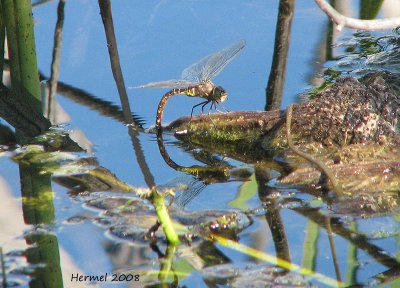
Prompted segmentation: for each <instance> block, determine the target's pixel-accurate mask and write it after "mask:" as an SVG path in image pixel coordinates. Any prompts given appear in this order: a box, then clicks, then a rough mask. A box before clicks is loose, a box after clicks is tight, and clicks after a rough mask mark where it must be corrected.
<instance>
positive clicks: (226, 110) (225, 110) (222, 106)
mask: <svg viewBox="0 0 400 288" xmlns="http://www.w3.org/2000/svg"><path fill="white" fill-rule="evenodd" d="M219 106H220V107H221V108H222V110H224V111H220V110H219V109H217V108H216V107H215V109H216V110H217V111H218V112H221V113H223V112H225V113H227V112H230V111H229V110H228V109H226V108H225V107H224V105H222V104H221V103H219Z"/></svg>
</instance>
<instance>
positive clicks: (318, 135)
mask: <svg viewBox="0 0 400 288" xmlns="http://www.w3.org/2000/svg"><path fill="white" fill-rule="evenodd" d="M399 79H400V78H399V77H397V76H395V75H392V74H387V73H371V74H369V75H366V76H364V77H362V78H360V79H356V78H350V77H349V78H339V79H338V80H337V81H336V83H335V84H333V85H331V86H329V87H327V88H325V89H324V90H323V91H321V92H319V93H318V94H317V95H316V97H315V98H314V99H313V100H311V101H310V102H308V103H303V104H298V105H296V106H294V107H293V116H292V125H291V135H292V137H293V140H294V142H295V145H297V147H299V148H300V149H301V150H302V151H305V152H307V153H309V154H311V155H312V156H313V157H315V158H316V159H318V160H320V161H322V162H323V163H324V164H325V165H326V166H328V168H329V169H331V170H332V172H333V175H334V176H335V177H338V179H339V181H340V182H341V184H342V186H343V188H344V190H345V192H346V193H347V194H348V193H351V194H353V193H357V194H358V195H359V193H368V194H369V195H371V193H374V192H375V193H379V192H385V193H389V194H390V195H391V193H394V192H396V191H397V192H398V191H400V135H399V130H400V127H399V118H400V85H399V84H398V82H399ZM396 81H397V82H396ZM285 124H286V112H285V111H268V112H231V113H224V114H212V115H200V116H196V117H193V118H192V119H191V120H190V118H188V117H185V118H180V119H178V120H176V121H174V122H173V123H171V124H170V125H169V126H168V127H167V129H169V130H172V131H175V132H176V133H175V135H176V137H177V138H179V139H181V140H183V141H189V142H190V143H192V144H194V145H196V146H198V147H203V148H204V149H206V150H208V151H212V152H216V153H221V154H224V155H226V156H229V157H231V158H234V159H237V160H240V161H242V162H245V163H258V162H260V161H261V162H265V161H268V159H271V157H273V156H276V155H280V156H283V158H284V159H285V161H287V162H288V163H289V164H290V167H291V168H290V169H289V170H290V173H288V174H286V173H283V174H282V175H281V177H280V179H279V180H280V183H286V184H292V185H304V186H307V187H311V186H312V187H319V186H320V185H321V182H320V181H321V173H320V171H318V170H317V169H315V168H314V167H313V166H312V165H311V164H310V163H308V162H307V161H305V160H304V159H302V158H301V157H299V156H298V155H295V154H294V153H293V151H291V150H290V149H289V147H288V146H287V137H286V133H285V132H286V131H285ZM279 159H282V158H279ZM391 201H392V200H391ZM396 201H397V200H396Z"/></svg>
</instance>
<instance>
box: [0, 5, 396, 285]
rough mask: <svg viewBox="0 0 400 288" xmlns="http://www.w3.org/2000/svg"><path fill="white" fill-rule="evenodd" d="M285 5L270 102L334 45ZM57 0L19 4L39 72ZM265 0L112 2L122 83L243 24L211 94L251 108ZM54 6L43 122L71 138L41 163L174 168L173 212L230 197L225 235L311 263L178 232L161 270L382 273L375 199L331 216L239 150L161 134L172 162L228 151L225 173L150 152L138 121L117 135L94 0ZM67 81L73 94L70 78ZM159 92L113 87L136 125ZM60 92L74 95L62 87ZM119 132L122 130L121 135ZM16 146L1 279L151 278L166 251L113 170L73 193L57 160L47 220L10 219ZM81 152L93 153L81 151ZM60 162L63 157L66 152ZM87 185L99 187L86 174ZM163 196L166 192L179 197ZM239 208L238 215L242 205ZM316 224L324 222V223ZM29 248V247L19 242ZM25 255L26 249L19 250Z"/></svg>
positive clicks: (16, 213) (385, 242)
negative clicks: (283, 66) (202, 174)
mask: <svg viewBox="0 0 400 288" xmlns="http://www.w3.org/2000/svg"><path fill="white" fill-rule="evenodd" d="M337 2H340V3H339V4H340V5H339V6H341V9H342V11H344V12H345V13H346V14H347V15H352V16H355V17H357V15H358V14H357V13H358V12H357V9H358V7H359V3H358V1H337ZM388 2H389V1H388ZM295 4H296V5H295V12H294V19H293V24H292V32H291V37H290V50H289V55H288V60H287V71H286V81H285V86H284V92H283V98H282V104H281V108H282V109H284V108H286V107H287V105H289V104H290V103H294V102H298V101H299V97H298V95H299V94H302V93H304V91H306V90H307V89H309V88H311V87H313V86H315V85H319V84H321V83H322V81H323V79H322V76H323V72H324V69H325V68H326V67H328V66H333V65H335V64H336V62H335V61H333V58H329V56H327V55H328V54H327V51H330V52H331V53H332V56H333V57H337V56H340V55H341V54H342V53H343V51H344V48H343V47H336V48H332V49H329V48H327V45H329V44H327V43H329V41H328V40H327V38H328V36H327V31H328V27H329V21H328V19H327V17H326V16H325V14H323V13H322V12H321V11H320V10H319V9H318V8H317V6H316V4H315V3H314V1H305V0H300V1H296V3H295ZM57 5H58V2H57V1H53V2H45V3H44V4H41V5H37V6H36V7H35V8H34V10H33V13H34V19H35V38H36V49H37V58H38V66H39V69H40V72H41V73H42V74H43V75H44V76H45V77H48V76H49V75H50V67H51V61H52V51H53V45H54V42H53V40H54V39H53V35H54V29H55V28H54V27H55V23H56V21H57ZM278 5H279V3H278V1H263V0H250V1H235V3H233V2H232V1H227V0H221V1H207V0H206V1H194V0H193V1H168V0H160V1H153V0H151V1H112V12H113V20H114V29H115V33H116V38H117V41H118V50H119V58H120V61H121V68H122V72H123V75H124V80H125V84H126V86H138V85H141V84H145V83H148V82H153V81H161V80H168V79H179V77H180V75H181V72H182V70H183V69H184V68H185V67H187V66H189V65H190V64H192V63H194V62H196V61H197V60H199V59H201V58H202V57H204V56H206V55H208V54H210V53H213V52H215V51H218V50H219V49H222V48H224V47H226V46H228V45H229V44H231V43H234V42H236V41H238V40H240V39H244V40H245V41H246V46H245V48H244V50H243V51H241V53H240V54H239V55H238V56H237V57H236V58H235V59H234V60H233V61H232V62H231V63H230V64H229V65H228V66H227V67H226V68H225V69H224V70H223V71H222V72H221V73H220V75H218V76H217V77H216V79H215V81H214V82H215V83H217V84H218V85H222V86H223V87H224V88H225V89H226V90H227V91H228V93H229V98H228V100H227V101H226V102H225V103H224V106H225V107H226V108H227V109H228V110H230V111H242V110H249V111H252V110H260V111H262V110H264V107H265V105H266V100H265V99H266V98H265V88H266V85H267V82H268V77H269V73H270V69H271V64H272V58H273V51H274V40H275V27H276V22H277V13H278ZM64 13H65V19H64V26H63V30H62V47H61V60H60V67H59V74H60V79H59V81H60V82H62V83H61V84H60V85H61V86H60V90H59V95H57V106H58V107H57V113H56V119H57V122H58V124H62V126H61V127H62V128H59V129H61V130H66V131H68V132H69V133H70V135H71V138H73V139H74V140H75V141H76V142H77V143H79V144H80V146H81V147H84V148H85V149H86V150H87V152H86V153H83V152H81V153H72V152H71V153H67V152H66V154H65V155H58V156H57V157H60V159H59V160H55V162H57V163H58V164H60V162H62V163H70V162H71V161H72V159H74V161H75V160H76V159H84V161H85V163H84V164H82V166H79V167H82V169H84V170H85V169H89V168H88V167H95V168H96V169H100V168H99V167H104V169H107V170H108V171H110V172H111V174H113V175H115V176H116V177H117V178H118V179H119V180H121V181H123V182H125V183H127V184H129V185H131V186H133V187H144V188H143V189H145V188H146V185H147V184H148V181H146V179H147V180H148V179H149V177H150V178H152V177H153V178H154V182H155V184H156V185H159V186H163V185H164V186H169V185H170V186H176V185H179V184H180V185H183V184H182V183H185V184H184V185H187V187H188V189H189V190H190V192H193V191H198V192H200V193H198V195H196V197H193V199H190V200H191V201H189V202H188V203H186V202H185V204H186V205H185V206H184V208H183V207H182V206H179V205H176V206H175V208H174V209H176V207H178V211H176V212H174V213H176V216H175V217H177V218H179V217H180V218H182V219H185V221H188V223H191V224H192V225H195V224H193V223H194V222H191V221H194V220H190V219H192V218H198V219H200V218H204V219H205V220H204V221H205V222H207V221H214V220H215V219H216V217H217V216H221V215H223V214H228V213H230V212H237V215H238V216H237V217H239V218H240V220H239V221H238V223H239V224H237V225H238V227H237V230H236V231H235V235H234V237H233V238H235V239H236V240H238V243H240V244H242V245H245V246H248V247H251V248H254V249H256V250H257V251H259V253H260V255H261V254H262V253H265V254H267V255H272V256H276V255H278V256H279V257H280V258H281V259H285V260H287V261H289V262H291V263H294V264H297V265H299V266H302V267H304V268H307V269H310V270H312V271H315V272H316V273H317V274H315V275H314V276H311V277H306V276H301V275H300V274H299V273H297V272H296V271H295V269H294V268H293V267H292V268H291V269H289V270H290V272H287V271H286V272H285V270H283V269H282V268H274V267H275V266H274V264H273V263H271V262H268V261H266V260H265V259H264V260H262V259H263V258H259V257H257V255H252V254H251V253H249V252H248V251H247V252H246V253H243V252H241V251H239V248H237V249H236V250H235V249H232V248H231V247H229V246H224V245H222V244H221V243H212V242H208V241H205V240H204V239H201V237H199V238H196V239H195V240H193V243H192V246H190V245H186V244H181V245H180V246H178V248H177V251H176V252H175V254H172V257H173V260H172V264H171V265H172V266H173V270H174V271H176V272H177V273H176V275H175V276H176V277H175V278H172V280H171V279H170V280H169V282H168V283H170V284H168V285H170V286H171V287H178V286H179V287H228V286H235V287H264V285H266V284H265V283H268V282H266V281H273V280H271V279H275V280H274V281H277V282H275V284H276V285H278V284H279V283H280V285H281V287H286V285H295V284H296V285H298V287H302V286H304V285H316V286H332V285H333V286H335V285H336V284H335V281H342V282H343V283H344V286H348V285H356V284H361V285H367V284H371V285H372V284H378V283H379V279H380V278H379V275H385V279H388V278H390V277H391V276H390V275H392V274H391V273H393V275H396V273H398V268H399V266H398V264H397V259H398V242H399V235H398V230H399V223H398V219H399V218H398V215H397V214H395V213H392V214H389V215H388V214H378V215H374V216H373V217H370V218H368V217H367V219H364V217H360V215H356V216H354V215H352V214H351V213H349V214H348V215H344V216H342V217H340V218H335V214H333V212H332V211H331V207H330V206H329V205H328V204H326V203H324V202H323V201H322V200H321V199H320V198H319V197H314V196H313V195H312V194H308V193H305V192H301V191H300V189H296V187H291V186H286V187H285V186H283V185H282V184H280V185H277V184H276V177H277V176H278V175H279V174H278V172H276V171H274V170H273V169H272V170H271V171H272V172H269V173H271V175H269V177H266V178H264V179H272V180H268V181H266V182H265V183H264V186H265V187H260V185H261V184H260V183H263V182H262V181H260V179H262V172H260V171H259V170H258V169H260V168H259V167H256V166H255V165H254V163H244V162H241V161H239V160H235V159H231V158H229V157H225V156H224V155H218V154H214V155H212V156H213V158H212V157H210V155H205V156H204V155H201V151H200V150H199V151H197V150H196V149H195V148H193V147H190V148H187V149H185V146H184V145H180V144H179V141H177V140H176V139H175V138H174V137H173V136H172V135H165V136H164V138H165V139H164V140H165V145H166V148H167V150H168V153H169V155H170V157H171V159H174V161H176V162H178V163H179V164H180V165H182V166H185V167H189V166H192V165H204V163H205V162H206V161H205V160H204V159H205V158H207V157H208V158H207V159H208V160H212V161H215V162H216V163H226V164H229V165H230V170H231V171H236V172H237V175H238V176H231V177H230V178H229V180H230V181H216V182H217V183H212V184H209V185H208V183H207V185H206V184H204V183H203V182H202V181H201V180H199V179H196V178H195V177H193V176H191V175H188V174H187V173H184V172H180V171H176V170H174V169H172V168H171V167H170V166H169V165H168V164H167V163H166V162H165V161H164V159H163V157H162V155H160V153H159V147H158V145H157V140H156V136H155V134H153V133H146V132H140V133H138V134H137V135H135V136H134V137H132V136H131V135H130V133H129V129H128V127H127V126H126V125H125V124H124V123H123V121H120V120H118V119H116V118H115V117H112V116H110V114H112V113H109V115H108V116H107V113H106V112H104V111H107V109H108V107H109V104H110V103H111V104H114V105H117V106H118V107H120V106H121V104H120V99H119V96H118V91H117V87H116V84H115V81H114V78H113V74H112V71H111V66H110V59H109V54H108V49H107V41H106V38H105V33H104V26H103V24H102V21H101V17H100V14H99V6H98V3H97V1H85V0H79V1H78V0H76V1H67V2H66V5H65V11H64ZM385 13H387V11H386V10H385V6H384V7H383V8H382V10H381V11H380V14H379V16H385V15H387V14H385ZM350 37H351V31H350V30H347V29H344V31H343V32H341V33H339V32H335V33H334V36H333V39H334V40H333V41H334V42H340V41H343V40H344V39H349V38H350ZM63 85H64V86H63ZM67 85H69V86H67ZM77 89H80V90H79V91H80V92H81V93H82V95H83V96H82V95H81V96H80V94H79V93H77V91H78V90H77ZM165 92H166V89H130V90H128V96H129V102H130V107H131V110H132V113H133V114H134V115H135V116H136V117H138V118H139V119H140V120H141V123H142V124H143V127H144V128H150V127H152V126H154V125H155V115H156V110H157V105H158V103H159V101H160V99H161V96H162V95H163V93H165ZM74 93H75V94H76V95H78V96H75V97H72V96H70V95H71V94H74ZM85 95H89V96H91V97H92V98H90V97H89V98H90V99H92V100H93V99H95V98H97V99H102V100H104V101H108V102H109V103H108V104H107V103H106V104H104V103H105V102H104V103H103V105H99V106H97V107H96V106H95V105H93V104H92V103H91V101H88V102H86V103H84V100H82V99H83V97H84V96H85ZM79 97H81V98H80V100H79ZM93 97H95V98H93ZM94 102H95V101H93V103H94ZM199 102H200V100H199V99H198V98H189V97H185V96H176V97H173V98H172V99H171V100H170V101H168V103H167V106H166V110H165V113H164V119H163V123H164V124H165V123H168V122H171V121H173V120H175V119H177V118H179V117H181V116H184V115H189V113H190V109H191V107H192V106H193V105H195V104H197V103H199ZM100 106H102V108H100ZM120 110H121V109H120ZM200 110H201V109H198V110H195V113H196V114H197V113H200ZM2 123H4V122H2ZM132 138H135V139H136V140H135V141H132ZM137 143H139V144H140V146H141V153H142V156H143V157H144V160H145V163H146V165H147V166H148V170H147V171H148V172H149V173H150V174H151V176H147V178H146V175H144V174H143V166H142V165H141V164H143V161H142V162H141V163H140V161H138V154H140V153H138V149H137V148H138V147H137V146H135V144H137ZM25 152H26V151H25ZM196 152H198V153H196ZM16 153H21V151H17V152H15V151H9V152H4V153H3V154H2V157H1V158H0V171H1V174H0V187H1V189H0V193H1V199H2V201H1V204H0V207H1V209H0V210H1V212H0V223H1V227H2V234H3V236H0V239H1V240H0V246H1V247H2V249H3V253H4V261H5V267H6V272H7V283H8V285H10V286H17V287H24V286H29V285H30V286H33V287H45V286H41V285H45V283H52V286H51V287H62V286H64V287H87V286H89V287H97V286H98V287H109V285H110V286H111V287H145V286H146V285H148V286H146V287H150V286H151V285H154V286H151V287H156V286H155V285H157V284H159V283H161V282H162V281H161V280H160V279H158V278H157V274H156V273H157V271H159V270H160V269H161V268H160V266H162V264H163V262H162V261H163V260H162V259H164V258H163V257H161V255H165V254H166V255H167V256H168V255H169V254H168V251H166V245H165V241H163V240H159V241H157V243H150V241H147V240H144V239H143V238H144V237H143V235H144V233H145V232H146V231H147V229H148V228H149V227H151V225H152V224H154V223H155V218H154V216H151V215H150V213H148V211H149V210H152V209H153V208H152V206H151V205H150V204H149V203H147V202H146V201H143V200H141V199H139V198H137V197H136V196H135V194H134V193H128V194H127V193H124V192H126V191H124V190H123V189H122V188H121V187H125V186H123V185H122V184H118V183H115V186H114V187H111V188H110V187H109V186H107V185H109V183H107V181H105V183H106V184H104V183H91V185H93V186H92V188H93V189H92V191H89V192H93V193H89V192H88V191H83V192H82V191H79V187H80V186H79V183H81V182H79V181H80V180H76V179H75V180H76V182H74V181H73V180H71V179H73V177H72V178H68V177H64V176H65V174H63V173H67V172H65V171H64V172H60V171H57V172H55V173H54V174H53V175H52V181H51V186H50V188H49V189H50V190H51V191H53V196H52V197H53V198H52V201H50V202H52V208H51V209H52V210H53V212H52V213H50V214H53V217H52V219H50V220H49V221H43V222H42V223H40V222H38V223H32V222H29V221H26V219H27V218H28V217H27V215H26V213H28V212H27V210H26V207H25V208H24V209H23V208H22V207H23V206H24V205H23V199H22V198H21V181H20V173H21V171H20V170H21V169H22V168H21V163H18V162H17V161H15V158H13V157H14V156H15V154H16ZM209 158H212V159H209ZM89 159H92V160H93V159H95V160H93V161H92V162H91V160H89ZM86 161H87V162H86ZM96 161H97V163H96ZM71 169H72V168H71ZM73 169H77V168H76V167H75V166H74V167H73ZM235 169H236V170H235ZM72 171H73V173H77V172H76V170H72ZM85 171H86V170H85ZM73 173H72V174H73ZM42 174H43V173H39V175H42ZM77 174H78V173H77ZM107 175H108V174H107ZM113 177H114V176H111V178H112V179H114V178H113ZM76 178H77V179H78V178H79V179H81V178H80V177H78V176H77V177H76ZM256 178H257V179H258V181H256ZM211 182H212V181H211ZM214 182H215V181H214ZM77 183H78V184H77ZM102 184H104V185H105V186H106V187H107V188H104V189H102V187H103V186H102ZM196 189H197V190H196ZM265 189H268V191H269V193H276V195H279V197H277V199H278V200H276V199H275V198H273V197H272V198H268V197H266V198H264V199H263V198H262V197H261V196H260V191H262V190H265ZM50 190H49V191H50ZM84 190H85V189H84ZM86 190H87V189H86ZM77 191H79V192H81V193H78V192H77ZM271 191H272V192H271ZM178 196H179V195H178ZM177 198H178V199H177V200H181V199H182V198H183V197H181V199H179V197H177ZM129 200H131V201H137V204H136V206H135V205H133V206H130V205H131V204H129V203H130V202H128V201H129ZM183 201H185V200H184V199H183ZM46 203H47V202H46ZM135 203H136V202H135ZM303 204H304V205H303ZM29 205H33V206H34V205H39V204H34V203H33V204H29ZM29 205H28V206H29ZM46 205H48V204H46ZM124 207H125V208H126V207H130V208H129V209H125V208H124ZM305 207H307V208H308V209H306V208H305ZM310 207H311V208H315V209H310ZM44 209H47V208H44ZM179 210H181V211H179ZM182 210H184V211H185V212H184V211H182ZM310 210H312V211H311V212H312V213H311V212H310ZM249 211H251V213H250V214H251V215H250V216H249V214H247V213H248V212H249ZM185 213H188V215H186V214H185ZM196 213H197V214H196ZM189 214H190V215H189ZM173 215H175V214H173ZM216 215H217V216H216ZM329 216H331V217H333V218H332V219H331V220H332V221H331V222H330V224H329V225H325V224H326V221H327V220H326V219H330V217H329ZM149 223H150V224H149ZM132 227H134V228H132ZM138 227H139V228H138ZM144 227H146V228H144ZM198 229H200V228H198ZM330 230H331V231H332V233H329V232H327V231H330ZM159 233H160V232H159ZM161 234H162V233H161ZM161 234H160V235H161ZM35 237H37V238H38V239H39V240H37V239H36V240H35ZM159 237H161V238H162V235H161V236H159ZM43 243H45V244H44V246H41V245H42V244H43ZM46 245H48V246H51V248H50V249H47V250H46V248H43V247H47V246H46ZM35 249H36V250H35ZM41 249H43V250H41ZM41 253H42V254H43V255H42V256H43V257H37V258H35V257H34V256H35V255H36V256H37V255H40V254H41ZM262 255H264V254H262ZM167 258H168V257H167ZM32 259H41V260H39V261H37V262H35V261H36V260H32ZM40 263H47V264H48V265H49V266H51V267H54V270H56V271H52V273H53V276H52V277H49V278H51V279H50V280H49V279H46V276H44V273H43V272H41V271H42V270H43V269H44V268H43V267H44V266H43V265H42V264H40ZM49 263H50V264H49ZM44 271H47V272H45V273H50V272H48V270H45V269H44ZM57 271H58V272H57ZM149 271H154V272H155V275H156V276H153V277H151V276H149V275H146V273H148V272H149ZM178 272H179V273H178ZM106 273H107V275H108V280H109V281H108V282H107V283H104V282H102V281H98V282H97V283H94V282H93V281H90V280H89V279H86V280H83V281H79V280H78V279H79V276H81V275H89V276H96V275H99V276H100V275H105V274H106ZM114 273H122V274H118V275H124V276H123V277H128V278H119V280H121V281H115V282H113V283H111V282H110V279H111V278H112V274H114ZM32 275H33V276H32ZM129 275H132V276H131V277H132V278H129V277H130V276H129ZM136 275H138V276H136ZM47 277H48V276H47ZM117 277H120V276H117ZM146 277H147V278H146ZM382 277H383V276H382ZM393 277H395V276H393ZM98 279H100V278H98ZM390 279H391V280H385V281H387V282H388V283H389V284H387V285H392V286H393V287H396V283H398V282H396V281H395V280H393V279H392V278H390ZM49 281H50V282H49ZM171 283H172V284H171ZM244 283H245V284H244ZM263 283H264V284H263ZM270 283H272V282H270ZM332 283H333V284H332ZM174 285H175V286H174ZM176 285H177V286H176ZM170 286H166V287H170ZM7 287H8V286H7ZM157 287H158V286H157Z"/></svg>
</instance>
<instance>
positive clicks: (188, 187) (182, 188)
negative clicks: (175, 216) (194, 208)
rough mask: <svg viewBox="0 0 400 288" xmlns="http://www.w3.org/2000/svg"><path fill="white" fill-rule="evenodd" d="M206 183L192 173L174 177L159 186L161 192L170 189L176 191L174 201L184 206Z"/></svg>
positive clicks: (181, 206) (179, 205)
mask: <svg viewBox="0 0 400 288" xmlns="http://www.w3.org/2000/svg"><path fill="white" fill-rule="evenodd" d="M205 187H206V184H204V183H203V182H202V181H199V180H198V179H196V178H195V177H193V176H191V175H186V174H184V175H181V176H179V177H177V178H175V179H172V180H171V181H169V182H168V183H166V184H164V185H160V186H157V188H158V189H159V191H160V192H164V191H167V190H169V189H171V190H173V191H175V198H174V203H175V205H177V206H178V207H180V208H184V207H185V206H186V204H188V203H189V202H190V201H191V200H193V198H195V197H196V196H197V195H198V194H199V193H200V192H201V191H202V190H203V189H204V188H205Z"/></svg>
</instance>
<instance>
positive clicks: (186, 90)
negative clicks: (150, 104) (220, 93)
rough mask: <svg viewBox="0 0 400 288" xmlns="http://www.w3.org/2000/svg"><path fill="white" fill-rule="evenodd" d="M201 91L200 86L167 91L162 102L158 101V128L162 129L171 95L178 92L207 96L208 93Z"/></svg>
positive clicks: (194, 95) (191, 95) (193, 95)
mask: <svg viewBox="0 0 400 288" xmlns="http://www.w3.org/2000/svg"><path fill="white" fill-rule="evenodd" d="M199 92H201V91H200V89H199V86H192V87H188V88H179V89H178V88H176V89H172V90H171V91H169V92H167V93H165V94H164V96H163V97H162V98H161V100H160V103H158V108H157V117H156V127H157V129H161V121H162V117H163V112H164V107H165V104H166V103H167V101H168V99H169V98H170V97H171V96H173V95H176V94H185V95H187V96H190V97H206V95H201V93H199Z"/></svg>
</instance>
